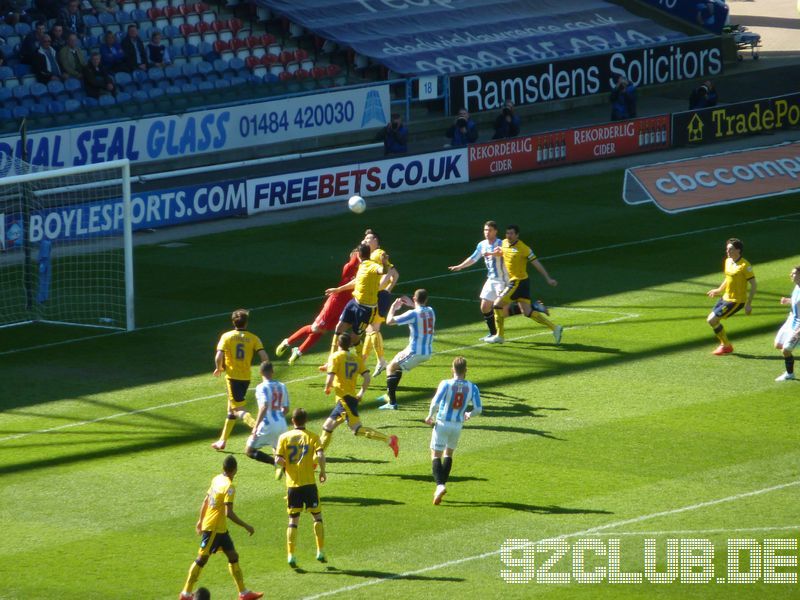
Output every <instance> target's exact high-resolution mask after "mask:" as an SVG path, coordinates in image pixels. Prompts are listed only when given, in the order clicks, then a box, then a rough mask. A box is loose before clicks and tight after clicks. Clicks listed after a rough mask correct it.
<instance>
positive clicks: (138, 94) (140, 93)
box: [133, 90, 150, 102]
mask: <svg viewBox="0 0 800 600" xmlns="http://www.w3.org/2000/svg"><path fill="white" fill-rule="evenodd" d="M133 99H134V100H135V101H136V102H146V101H147V100H149V99H150V96H148V95H147V92H145V91H144V90H136V91H135V92H133Z"/></svg>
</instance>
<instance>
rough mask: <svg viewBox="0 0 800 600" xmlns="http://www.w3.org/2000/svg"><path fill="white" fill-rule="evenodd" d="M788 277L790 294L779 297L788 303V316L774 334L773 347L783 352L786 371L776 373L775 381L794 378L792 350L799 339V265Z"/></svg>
mask: <svg viewBox="0 0 800 600" xmlns="http://www.w3.org/2000/svg"><path fill="white" fill-rule="evenodd" d="M789 277H791V279H792V282H793V283H794V289H793V290H792V295H791V297H789V298H784V297H781V304H788V305H789V307H790V308H789V316H788V317H786V322H785V323H784V324H783V327H781V328H780V331H778V335H776V336H775V347H776V348H777V349H778V350H781V351H782V352H783V361H784V363H785V364H786V371H784V372H783V374H782V375H778V377H777V378H776V379H775V381H790V380H792V379H795V375H794V355H793V354H792V350H794V349H795V348H796V347H797V344H798V341H800V265H798V266H796V267H794V268H793V269H792V272H791V273H790V275H789Z"/></svg>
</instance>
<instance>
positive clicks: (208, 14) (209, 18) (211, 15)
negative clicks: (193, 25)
mask: <svg viewBox="0 0 800 600" xmlns="http://www.w3.org/2000/svg"><path fill="white" fill-rule="evenodd" d="M200 19H202V21H203V22H204V23H208V24H211V23H214V22H215V21H216V20H217V13H215V12H214V11H213V10H206V11H203V12H201V13H200Z"/></svg>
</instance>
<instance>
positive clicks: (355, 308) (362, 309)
mask: <svg viewBox="0 0 800 600" xmlns="http://www.w3.org/2000/svg"><path fill="white" fill-rule="evenodd" d="M377 310H378V309H377V308H376V307H374V306H365V305H363V304H359V303H358V302H357V301H356V300H355V299H353V300H350V302H348V303H347V306H345V307H344V310H343V311H342V316H340V317H339V322H340V323H349V324H350V327H351V328H352V330H353V333H355V334H356V335H361V334H362V333H364V330H365V329H366V328H367V325H369V324H370V322H372V319H373V317H374V315H375V313H376V312H377Z"/></svg>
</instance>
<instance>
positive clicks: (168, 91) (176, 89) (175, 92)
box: [164, 85, 182, 96]
mask: <svg viewBox="0 0 800 600" xmlns="http://www.w3.org/2000/svg"><path fill="white" fill-rule="evenodd" d="M164 92H165V93H166V94H167V95H169V96H176V95H178V94H181V93H182V92H181V88H180V87H178V86H177V85H171V86H169V87H168V88H167V89H166V90H164Z"/></svg>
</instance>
